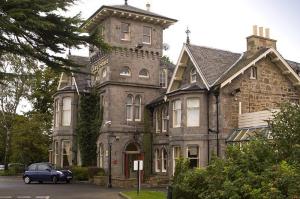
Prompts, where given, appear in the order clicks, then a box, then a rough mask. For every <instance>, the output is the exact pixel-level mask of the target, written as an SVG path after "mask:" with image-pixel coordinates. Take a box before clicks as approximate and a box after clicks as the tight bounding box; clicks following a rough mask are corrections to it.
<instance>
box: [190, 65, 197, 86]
mask: <svg viewBox="0 0 300 199" xmlns="http://www.w3.org/2000/svg"><path fill="white" fill-rule="evenodd" d="M190 77H191V83H194V82H196V81H197V73H196V69H195V68H193V69H192V70H191V73H190Z"/></svg>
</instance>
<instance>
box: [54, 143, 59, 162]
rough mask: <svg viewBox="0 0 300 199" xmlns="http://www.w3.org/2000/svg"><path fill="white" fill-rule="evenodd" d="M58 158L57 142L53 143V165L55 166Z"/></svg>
mask: <svg viewBox="0 0 300 199" xmlns="http://www.w3.org/2000/svg"><path fill="white" fill-rule="evenodd" d="M58 158H59V146H58V141H55V142H54V164H55V165H57V163H58Z"/></svg>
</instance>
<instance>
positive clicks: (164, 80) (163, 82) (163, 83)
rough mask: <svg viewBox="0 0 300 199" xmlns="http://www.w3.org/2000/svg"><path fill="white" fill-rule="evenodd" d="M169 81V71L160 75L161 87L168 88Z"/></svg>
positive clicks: (164, 70) (165, 70) (161, 72)
mask: <svg viewBox="0 0 300 199" xmlns="http://www.w3.org/2000/svg"><path fill="white" fill-rule="evenodd" d="M167 81H168V72H167V69H163V70H161V71H160V73H159V85H160V87H162V88H167V85H168V83H167Z"/></svg>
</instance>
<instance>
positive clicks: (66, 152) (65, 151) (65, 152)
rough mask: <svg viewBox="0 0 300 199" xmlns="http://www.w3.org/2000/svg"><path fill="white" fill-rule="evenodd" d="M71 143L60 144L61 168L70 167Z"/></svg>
mask: <svg viewBox="0 0 300 199" xmlns="http://www.w3.org/2000/svg"><path fill="white" fill-rule="evenodd" d="M71 155H72V154H71V142H70V141H63V142H62V156H63V162H62V163H63V165H62V166H63V167H65V166H70V165H72V159H71V158H72V156H71Z"/></svg>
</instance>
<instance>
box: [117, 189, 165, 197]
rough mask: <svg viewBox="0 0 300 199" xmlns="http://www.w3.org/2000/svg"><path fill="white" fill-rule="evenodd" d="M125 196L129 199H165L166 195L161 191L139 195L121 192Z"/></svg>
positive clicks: (144, 192) (134, 192)
mask: <svg viewBox="0 0 300 199" xmlns="http://www.w3.org/2000/svg"><path fill="white" fill-rule="evenodd" d="M123 194H125V195H126V196H128V197H129V198H131V199H165V198H166V193H164V192H162V191H141V192H140V194H139V195H137V192H136V191H127V192H123Z"/></svg>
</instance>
